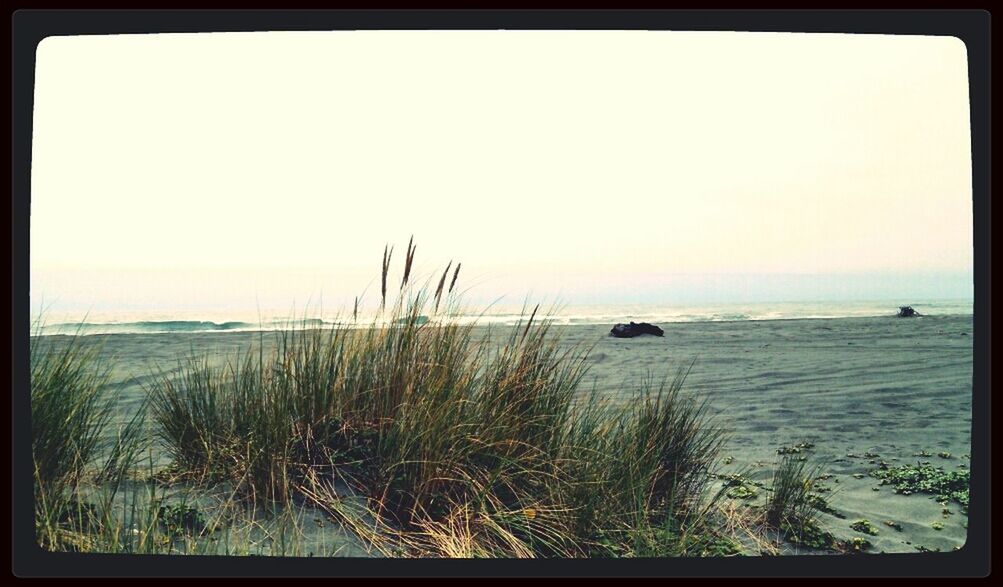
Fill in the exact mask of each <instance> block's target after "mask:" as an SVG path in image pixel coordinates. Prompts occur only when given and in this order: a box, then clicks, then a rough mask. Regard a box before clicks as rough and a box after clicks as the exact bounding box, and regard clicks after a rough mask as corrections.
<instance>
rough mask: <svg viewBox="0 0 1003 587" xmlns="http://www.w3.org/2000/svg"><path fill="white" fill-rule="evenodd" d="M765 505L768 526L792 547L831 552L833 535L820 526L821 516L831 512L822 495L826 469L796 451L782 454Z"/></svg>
mask: <svg viewBox="0 0 1003 587" xmlns="http://www.w3.org/2000/svg"><path fill="white" fill-rule="evenodd" d="M781 454H782V455H783V456H782V457H781V459H780V462H779V464H778V465H777V468H776V469H775V471H774V474H773V484H772V487H771V488H770V495H769V498H768V499H767V502H766V505H765V512H764V517H765V520H766V523H767V524H768V525H769V526H771V527H774V528H778V529H779V530H780V531H781V532H782V533H783V534H784V536H785V537H786V538H787V539H788V540H789V541H790V542H792V543H794V544H799V545H803V546H808V547H811V548H816V549H822V548H829V547H831V546H833V544H834V538H833V536H832V534H830V533H829V532H826V531H824V530H822V529H821V528H820V526H819V521H818V514H819V512H823V511H831V508H830V507H829V504H828V501H827V500H826V499H825V498H824V497H823V496H822V495H821V493H820V492H819V491H818V490H819V489H820V484H819V478H820V477H823V475H822V474H821V472H822V465H821V464H815V463H811V462H809V461H808V460H807V459H805V457H803V456H799V455H798V452H796V451H786V452H783V453H781Z"/></svg>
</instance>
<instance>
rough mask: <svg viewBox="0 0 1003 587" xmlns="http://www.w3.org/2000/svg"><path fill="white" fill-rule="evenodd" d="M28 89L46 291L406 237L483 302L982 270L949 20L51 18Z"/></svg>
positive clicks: (329, 269)
mask: <svg viewBox="0 0 1003 587" xmlns="http://www.w3.org/2000/svg"><path fill="white" fill-rule="evenodd" d="M35 83H36V85H35V110H34V120H33V125H34V126H33V133H34V134H33V145H32V202H31V209H32V210H31V242H30V246H31V299H32V304H33V306H36V305H38V304H39V303H43V302H44V303H46V304H51V305H52V306H53V307H55V308H57V309H115V308H129V309H138V310H143V309H154V308H155V309H158V310H163V311H170V310H172V309H177V310H182V309H192V308H202V307H204V308H217V309H219V308H233V307H238V306H239V307H248V306H254V305H258V306H259V307H260V306H261V305H262V304H264V305H269V306H283V305H285V306H288V305H289V304H292V303H299V304H303V303H305V302H306V301H307V300H317V299H319V298H323V299H324V300H325V303H331V304H340V303H346V302H345V300H348V302H347V303H350V301H351V300H352V298H353V296H354V295H356V294H358V293H360V292H362V291H368V292H369V293H368V295H369V296H370V298H371V297H372V293H373V292H374V291H375V290H376V289H378V287H379V285H378V277H379V270H380V261H381V257H382V254H383V247H384V245H385V244H386V243H388V242H389V243H391V244H393V245H395V246H396V247H397V248H396V251H397V252H396V253H395V255H396V261H400V260H401V259H402V257H403V255H402V253H403V250H404V248H405V247H406V244H407V241H408V239H409V237H411V236H412V235H413V236H414V239H415V242H416V243H417V254H416V269H417V273H418V274H419V276H420V277H422V278H425V277H429V276H432V275H436V278H437V274H438V272H441V270H442V268H443V267H444V266H445V264H446V263H447V262H448V261H450V260H452V261H454V263H455V262H456V261H460V262H462V263H463V269H462V278H461V280H460V281H461V283H462V284H463V285H464V286H465V287H466V288H468V291H469V295H471V296H473V299H475V300H477V299H492V298H496V297H498V296H508V297H509V298H511V299H519V300H521V299H523V298H524V297H525V296H527V295H530V296H544V297H550V298H560V299H562V300H563V301H565V302H567V303H570V304H574V303H614V302H618V301H622V302H631V303H634V302H645V303H672V302H680V303H681V302H687V303H697V302H700V301H701V300H707V301H716V302H720V301H743V300H758V301H785V300H816V299H818V300H821V299H885V298H889V299H891V298H904V297H910V296H914V297H969V298H970V297H971V294H972V286H971V283H972V259H973V254H972V246H973V243H972V188H971V151H970V134H969V106H968V81H967V57H966V49H965V46H964V44H963V43H962V42H961V41H959V40H958V39H955V38H951V37H940V38H934V37H918V36H884V35H846V34H788V33H782V34H774V33H705V32H646V31H621V32H617V31H595V32H585V31H532V32H518V31H469V32H465V31H442V32H437V31H409V32H407V31H362V32H314V33H302V32H297V33H214V34H204V33H203V34H157V35H116V36H93V37H50V38H47V39H45V40H44V41H43V42H42V43H41V44H40V45H39V47H38V53H37V69H36V79H35ZM395 267H396V265H395ZM398 270H399V268H398ZM367 288H368V289H367Z"/></svg>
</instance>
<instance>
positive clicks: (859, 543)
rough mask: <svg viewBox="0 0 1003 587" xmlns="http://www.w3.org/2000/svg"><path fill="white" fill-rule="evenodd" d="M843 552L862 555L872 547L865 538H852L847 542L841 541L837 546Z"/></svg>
mask: <svg viewBox="0 0 1003 587" xmlns="http://www.w3.org/2000/svg"><path fill="white" fill-rule="evenodd" d="M838 546H839V547H840V548H841V549H842V550H843V551H844V552H850V553H858V554H859V553H863V552H867V551H868V550H870V549H871V548H872V547H873V546H874V545H873V544H871V541H870V540H868V539H866V538H860V537H859V536H854V537H853V538H850V539H848V540H843V541H841V542H840V543H839V545H838Z"/></svg>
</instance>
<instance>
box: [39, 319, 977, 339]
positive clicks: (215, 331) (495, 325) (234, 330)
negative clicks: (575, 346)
mask: <svg viewBox="0 0 1003 587" xmlns="http://www.w3.org/2000/svg"><path fill="white" fill-rule="evenodd" d="M974 316H975V314H974V313H959V314H924V315H921V316H915V317H909V318H900V317H899V316H896V315H895V314H877V315H873V316H805V317H790V318H787V317H780V318H753V319H746V320H715V319H706V320H662V321H656V322H657V324H656V325H679V324H693V325H706V324H747V323H750V324H751V323H764V322H799V321H824V320H875V319H885V318H895V319H900V320H922V319H952V318H961V319H974ZM523 318H524V319H527V318H528V314H527V315H526V316H524V317H523ZM308 320H315V319H312V318H310V319H308ZM639 320H640V319H632V318H630V317H625V318H623V319H622V320H621V321H620V322H608V321H606V322H602V321H596V322H561V321H558V320H547V319H546V318H537V319H535V320H534V323H539V324H549V325H550V326H555V327H561V328H568V327H571V328H575V327H582V328H586V327H598V326H605V327H609V328H612V327H613V325H614V324H617V323H621V322H631V321H634V322H637V321H639ZM164 322H165V323H169V322H173V321H164ZM193 322H194V321H193ZM471 322H472V323H470V322H459V324H461V325H469V326H473V327H474V328H476V329H481V328H512V327H515V326H517V325H518V324H519V322H518V321H510V322H488V323H478V322H477V321H476V320H472V321H471ZM129 324H132V323H129V322H125V323H89V325H91V326H94V327H102V326H127V325H129ZM225 324H226V323H225V322H223V323H218V324H217V325H219V326H222V325H225ZM523 324H525V322H523ZM437 325H438V324H437V323H436V322H430V323H429V326H430V327H435V326H437ZM56 326H63V324H58V325H54V326H51V327H50V328H53V327H56ZM290 326H292V327H293V328H289V327H290ZM372 327H373V326H372V324H371V323H367V324H359V325H355V324H336V323H331V324H330V327H326V326H325V327H323V328H315V327H313V328H299V327H297V324H296V322H290V323H289V324H286V325H279V324H276V325H275V326H273V327H271V328H247V329H244V328H217V329H205V330H150V331H141V330H136V331H129V332H93V333H86V332H84V333H80V334H73V333H69V332H58V333H48V334H30V335H29V338H45V337H65V338H70V337H74V336H84V337H90V336H122V335H141V336H147V335H205V334H260V333H266V334H273V333H278V332H283V331H288V330H295V331H296V332H304V331H307V332H309V331H328V330H337V329H339V328H341V329H347V330H364V329H367V328H372ZM381 327H386V325H382V326H381ZM67 329H68V330H69V329H70V326H69V325H67Z"/></svg>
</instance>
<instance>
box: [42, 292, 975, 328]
mask: <svg viewBox="0 0 1003 587" xmlns="http://www.w3.org/2000/svg"><path fill="white" fill-rule="evenodd" d="M905 304H908V305H910V306H912V307H913V308H914V309H915V310H916V311H917V312H919V313H920V314H921V315H970V314H972V313H973V301H972V300H957V299H953V300H906V301H901V300H898V301H889V300H873V301H822V302H756V303H731V304H713V305H655V304H640V305H615V304H608V305H595V306H590V305H566V306H556V307H547V306H544V307H541V309H540V311H539V312H538V314H537V318H536V319H537V320H541V319H542V320H548V321H551V322H552V323H554V324H566V325H571V324H614V323H617V322H628V321H634V322H651V323H666V322H734V321H754V320H797V319H825V318H864V317H878V316H891V315H895V314H896V313H897V312H898V307H899V306H900V305H905ZM532 310H533V308H532V307H528V308H523V307H522V306H510V305H509V306H500V305H495V306H490V307H488V308H487V309H482V310H479V311H477V312H468V311H463V310H459V311H455V310H454V311H451V312H450V313H449V314H448V317H449V319H451V320H455V321H458V322H460V323H477V324H483V325H494V324H497V325H514V324H518V323H519V322H520V321H524V320H525V319H526V318H527V317H528V316H529V314H530V313H531V312H532ZM305 314H306V315H305V316H303V315H301V314H299V313H293V312H281V311H274V310H273V311H261V310H256V309H249V310H227V311H218V310H216V311H207V310H181V311H177V310H159V311H148V310H147V311H99V312H97V311H95V312H89V313H86V314H84V313H80V312H77V313H72V312H57V311H51V312H46V313H44V315H43V316H42V317H41V318H40V317H39V316H38V315H37V314H36V315H34V316H33V318H32V319H33V324H34V327H33V333H35V334H39V335H43V336H45V335H57V334H80V335H92V334H127V333H161V332H219V331H236V332H239V331H257V330H274V329H278V328H334V327H337V326H347V327H351V326H356V325H361V326H368V325H370V324H372V323H373V322H374V321H377V322H378V321H379V318H378V316H377V315H376V314H374V313H372V312H367V313H362V314H360V316H359V319H358V320H356V321H353V320H352V319H351V313H350V312H349V313H348V315H347V316H346V314H345V313H341V314H330V315H328V314H326V313H324V312H316V311H315V312H309V311H308V312H306V313H305ZM318 314H319V315H318Z"/></svg>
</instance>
